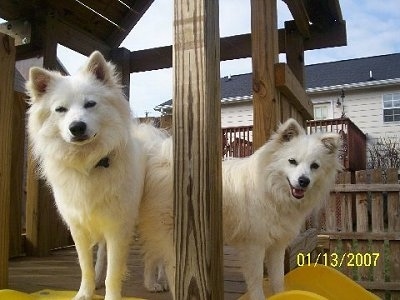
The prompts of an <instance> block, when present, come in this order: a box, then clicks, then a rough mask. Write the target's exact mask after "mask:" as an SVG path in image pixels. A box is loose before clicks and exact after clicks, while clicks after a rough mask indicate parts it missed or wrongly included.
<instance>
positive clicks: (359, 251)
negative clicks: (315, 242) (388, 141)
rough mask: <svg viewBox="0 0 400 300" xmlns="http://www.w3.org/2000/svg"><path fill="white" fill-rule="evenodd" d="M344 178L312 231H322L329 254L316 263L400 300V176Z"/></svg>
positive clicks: (365, 173)
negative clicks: (315, 229)
mask: <svg viewBox="0 0 400 300" xmlns="http://www.w3.org/2000/svg"><path fill="white" fill-rule="evenodd" d="M351 175H352V174H351V173H350V172H343V173H341V174H339V176H338V179H337V184H336V186H335V188H334V190H333V191H332V192H331V195H330V198H329V199H328V200H327V201H326V202H325V205H324V207H323V208H322V209H321V210H320V211H319V212H318V213H315V214H314V215H313V217H311V218H310V220H309V222H308V224H307V227H314V228H317V229H319V231H320V233H321V234H323V236H321V240H324V238H325V241H326V243H325V246H323V248H325V249H326V250H327V251H326V253H325V254H324V253H321V254H319V257H318V256H317V257H316V260H318V262H319V263H322V264H328V265H331V266H333V267H335V268H337V269H338V270H340V271H341V272H343V273H344V274H346V275H347V276H349V277H350V278H352V279H354V280H356V281H357V282H359V283H360V284H361V285H363V286H364V287H365V288H367V289H368V290H371V291H372V292H374V293H375V294H377V295H378V296H380V297H382V298H383V299H400V199H399V191H400V185H399V183H398V170H397V169H389V170H386V171H383V170H380V169H375V170H367V171H357V172H355V174H354V175H355V183H353V184H351V183H350V182H351V177H352V176H351Z"/></svg>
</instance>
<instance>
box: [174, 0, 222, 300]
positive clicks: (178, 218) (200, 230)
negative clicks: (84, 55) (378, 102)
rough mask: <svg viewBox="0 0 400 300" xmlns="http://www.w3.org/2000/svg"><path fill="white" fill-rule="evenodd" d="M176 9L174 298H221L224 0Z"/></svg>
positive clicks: (177, 5) (206, 0) (178, 3)
mask: <svg viewBox="0 0 400 300" xmlns="http://www.w3.org/2000/svg"><path fill="white" fill-rule="evenodd" d="M174 17H175V24H174V34H175V45H174V54H173V55H174V56H173V57H174V60H173V61H174V64H173V66H174V109H173V111H174V119H173V132H174V161H175V163H174V196H175V205H174V208H175V234H174V237H175V245H176V277H175V278H176V284H175V291H176V299H222V298H223V285H222V222H221V221H222V207H221V206H222V200H221V195H222V194H221V155H222V153H221V136H220V128H221V119H220V118H221V116H220V114H221V108H220V87H219V56H220V55H219V36H218V32H219V29H218V1H213V0H197V1H183V0H176V1H175V8H174ZM172 288H174V287H172Z"/></svg>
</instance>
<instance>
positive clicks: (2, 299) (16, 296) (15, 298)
mask: <svg viewBox="0 0 400 300" xmlns="http://www.w3.org/2000/svg"><path fill="white" fill-rule="evenodd" d="M0 300H36V297H34V296H31V295H28V294H25V293H21V292H17V291H13V290H0Z"/></svg>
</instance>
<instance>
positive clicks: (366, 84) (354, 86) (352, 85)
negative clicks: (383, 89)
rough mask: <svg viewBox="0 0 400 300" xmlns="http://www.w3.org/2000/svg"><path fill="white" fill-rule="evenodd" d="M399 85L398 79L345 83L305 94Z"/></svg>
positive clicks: (310, 90)
mask: <svg viewBox="0 0 400 300" xmlns="http://www.w3.org/2000/svg"><path fill="white" fill-rule="evenodd" d="M394 84H400V78H394V79H384V80H371V81H363V82H357V83H346V84H338V85H332V86H321V87H315V88H308V89H306V92H307V93H318V92H326V91H337V90H339V91H340V90H341V89H361V88H371V87H376V86H388V85H394Z"/></svg>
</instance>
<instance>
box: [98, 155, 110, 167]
mask: <svg viewBox="0 0 400 300" xmlns="http://www.w3.org/2000/svg"><path fill="white" fill-rule="evenodd" d="M109 166H110V158H109V157H108V156H106V157H103V158H102V159H100V160H99V162H98V163H97V164H96V165H95V166H94V167H95V168H98V167H103V168H108V167H109Z"/></svg>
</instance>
